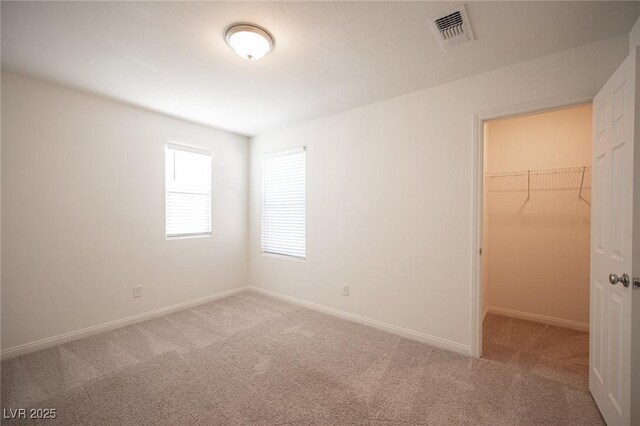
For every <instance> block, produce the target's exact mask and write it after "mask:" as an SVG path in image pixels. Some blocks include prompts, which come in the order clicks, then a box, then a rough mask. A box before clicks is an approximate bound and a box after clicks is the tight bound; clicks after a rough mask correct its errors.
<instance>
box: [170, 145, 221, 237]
mask: <svg viewBox="0 0 640 426" xmlns="http://www.w3.org/2000/svg"><path fill="white" fill-rule="evenodd" d="M165 210H166V213H165V215H166V216H165V225H166V235H167V238H171V237H188V236H196V235H210V234H211V153H210V152H209V151H205V150H203V149H199V148H193V147H189V146H184V145H178V144H174V143H167V144H166V148H165Z"/></svg>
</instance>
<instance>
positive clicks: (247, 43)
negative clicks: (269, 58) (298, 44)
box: [224, 23, 275, 61]
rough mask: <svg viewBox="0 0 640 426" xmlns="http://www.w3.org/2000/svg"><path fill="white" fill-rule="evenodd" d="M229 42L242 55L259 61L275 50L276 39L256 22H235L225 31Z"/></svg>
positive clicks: (247, 58) (225, 36) (250, 59)
mask: <svg viewBox="0 0 640 426" xmlns="http://www.w3.org/2000/svg"><path fill="white" fill-rule="evenodd" d="M224 38H225V40H226V41H227V44H228V45H229V46H231V48H232V49H233V50H234V51H235V52H236V53H237V54H238V55H239V56H240V57H241V58H244V59H246V60H249V61H257V60H258V59H260V58H262V57H263V56H264V55H266V54H267V53H269V52H271V51H272V50H273V46H274V45H275V40H274V39H273V36H272V35H271V34H269V32H268V31H267V30H265V29H264V28H262V27H259V26H257V25H254V24H247V23H239V24H233V25H231V26H230V27H229V28H227V30H226V31H225V32H224Z"/></svg>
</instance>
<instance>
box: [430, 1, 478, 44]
mask: <svg viewBox="0 0 640 426" xmlns="http://www.w3.org/2000/svg"><path fill="white" fill-rule="evenodd" d="M431 29H432V30H433V32H434V33H435V35H436V38H437V39H438V43H439V44H440V48H441V49H442V50H449V49H451V48H454V47H458V46H462V45H463V44H466V43H468V42H470V41H473V40H475V39H474V38H473V33H472V32H471V25H469V18H468V17H467V12H466V10H465V8H464V5H462V6H460V7H457V8H455V9H453V10H449V11H448V12H444V13H441V14H439V15H437V16H433V17H432V18H431Z"/></svg>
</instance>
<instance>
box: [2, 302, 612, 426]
mask: <svg viewBox="0 0 640 426" xmlns="http://www.w3.org/2000/svg"><path fill="white" fill-rule="evenodd" d="M488 321H489V322H488V323H487V327H488V330H487V331H486V334H487V336H485V341H487V342H488V346H486V347H485V350H487V353H488V357H489V358H492V359H473V358H469V357H464V356H461V355H457V354H454V353H451V352H447V351H444V350H439V349H435V348H432V347H430V346H428V345H425V344H421V343H417V342H414V341H411V340H406V339H402V338H400V337H397V336H394V335H391V334H387V333H384V332H381V331H378V330H375V329H371V328H368V327H365V326H361V325H358V324H354V323H351V322H348V321H344V320H341V319H337V318H334V317H331V316H327V315H323V314H320V313H317V312H313V311H310V310H306V309H301V308H299V307H297V306H294V305H291V304H287V303H284V302H281V301H278V300H274V299H271V298H268V297H265V296H262V295H257V294H254V293H242V294H239V295H236V296H233V297H229V298H226V299H222V300H218V301H215V302H212V303H209V304H205V305H201V306H198V307H196V308H193V309H188V310H184V311H181V312H177V313H173V314H171V315H167V316H165V317H162V318H157V319H153V320H151V321H147V322H143V323H139V324H136V325H131V326H128V327H125V328H121V329H119V330H116V331H112V332H108V333H104V334H101V335H97V336H94V337H89V338H85V339H82V340H78V341H75V342H71V343H67V344H64V345H61V346H57V347H54V348H51V349H46V350H43V351H39V352H35V353H31V354H27V355H24V356H20V357H17V358H12V359H8V360H5V361H2V383H1V386H2V407H3V408H5V409H8V408H14V409H15V408H30V407H33V408H55V409H56V410H57V414H58V416H57V419H55V420H46V421H40V422H35V423H40V424H47V425H53V424H65V425H74V424H95V425H145V424H149V425H191V424H202V425H242V424H259V425H285V424H299V425H354V424H357V425H393V424H398V425H400V424H422V425H463V424H464V425H581V426H584V425H592V424H593V425H598V424H602V420H601V418H600V415H599V413H598V411H597V408H596V406H595V404H594V403H593V400H592V399H591V396H590V395H589V393H588V392H587V391H586V389H585V387H584V380H583V381H580V380H578V379H577V378H576V377H574V375H573V374H567V375H559V376H558V375H556V374H554V373H553V371H556V370H557V369H556V370H554V369H553V368H551V369H548V368H546V367H544V366H543V365H542V363H541V362H540V360H542V359H543V357H547V358H549V359H552V360H559V362H563V361H566V360H573V355H572V350H573V349H572V348H574V342H572V343H570V344H567V345H561V346H558V347H556V346H555V345H550V344H547V343H549V340H544V339H545V337H542V336H540V337H539V339H541V340H538V341H531V340H530V339H529V337H532V335H533V334H534V332H529V333H525V334H520V333H517V332H514V330H515V326H514V325H513V324H511V325H510V322H509V321H508V320H507V321H505V320H503V319H501V318H494V317H490V318H489V319H488ZM493 325H495V326H496V327H493ZM501 328H502V331H505V330H507V331H508V336H507V335H505V334H501V332H500V329H501ZM556 332H558V331H556ZM492 333H495V334H492ZM558 333H560V334H562V333H561V332H558ZM526 334H528V335H529V336H526ZM542 334H544V333H542ZM505 336H506V337H505ZM564 336H565V340H567V341H568V340H581V339H583V340H584V336H582V337H580V336H575V335H571V334H569V335H564ZM518 339H522V340H524V342H525V343H526V344H530V346H529V348H530V349H531V351H529V352H527V351H517V352H518V354H516V353H515V352H513V351H514V349H512V346H511V343H513V342H517V341H518ZM491 342H494V344H493V346H491ZM545 342H547V343H545ZM576 345H577V344H576ZM578 346H579V345H578ZM529 354H531V355H530V356H529ZM578 358H579V357H578ZM493 359H495V360H493ZM576 359H577V358H576ZM583 361H584V360H583ZM558 369H560V370H562V371H564V367H562V368H560V367H558ZM567 370H568V371H571V368H567ZM580 374H582V373H580ZM578 375H579V374H577V373H576V374H575V376H578ZM19 423H29V422H25V421H7V420H4V421H3V424H19Z"/></svg>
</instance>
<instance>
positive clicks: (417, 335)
mask: <svg viewBox="0 0 640 426" xmlns="http://www.w3.org/2000/svg"><path fill="white" fill-rule="evenodd" d="M248 289H249V290H250V291H254V292H256V293H262V294H265V295H267V296H271V297H274V298H276V299H280V300H284V301H286V302H290V303H294V304H296V305H299V306H302V307H305V308H309V309H312V310H314V311H318V312H322V313H325V314H329V315H332V316H335V317H338V318H342V319H346V320H348V321H353V322H357V323H358V324H362V325H366V326H369V327H373V328H377V329H378V330H382V331H386V332H388V333H392V334H396V335H398V336H402V337H406V338H407V339H411V340H416V341H418V342H421V343H426V344H428V345H431V346H435V347H437V348H441V349H446V350H448V351H452V352H457V353H460V354H463V355H467V356H470V355H471V348H470V347H469V345H463V344H461V343H457V342H452V341H450V340H446V339H442V338H440V337H435V336H430V335H428V334H425V333H421V332H419V331H414V330H409V329H407V328H403V327H398V326H396V325H392V324H387V323H384V322H381V321H377V320H374V319H371V318H367V317H363V316H360V315H356V314H352V313H349V312H345V311H341V310H339V309H335V308H330V307H328V306H324V305H319V304H317V303H313V302H308V301H306V300H302V299H298V298H295V297H291V296H287V295H284V294H281V293H276V292H274V291H271V290H265V289H263V288H259V287H254V286H249V287H248Z"/></svg>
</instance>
